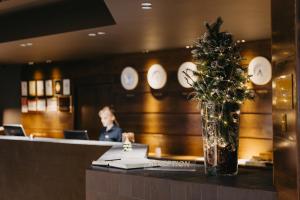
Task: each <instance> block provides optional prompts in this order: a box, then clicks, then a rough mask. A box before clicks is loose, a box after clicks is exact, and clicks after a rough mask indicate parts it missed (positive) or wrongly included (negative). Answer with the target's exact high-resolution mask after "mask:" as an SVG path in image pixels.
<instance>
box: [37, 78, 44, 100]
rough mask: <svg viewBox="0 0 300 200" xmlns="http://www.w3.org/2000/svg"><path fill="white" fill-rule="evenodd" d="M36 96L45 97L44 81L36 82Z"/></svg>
mask: <svg viewBox="0 0 300 200" xmlns="http://www.w3.org/2000/svg"><path fill="white" fill-rule="evenodd" d="M36 94H37V96H38V97H42V96H44V81H43V80H38V81H36Z"/></svg>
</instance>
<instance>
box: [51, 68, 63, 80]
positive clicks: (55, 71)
mask: <svg viewBox="0 0 300 200" xmlns="http://www.w3.org/2000/svg"><path fill="white" fill-rule="evenodd" d="M51 76H52V77H53V78H54V79H60V78H61V71H60V69H59V68H53V70H52V74H51Z"/></svg>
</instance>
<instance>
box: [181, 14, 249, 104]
mask: <svg viewBox="0 0 300 200" xmlns="http://www.w3.org/2000/svg"><path fill="white" fill-rule="evenodd" d="M222 24H223V21H222V19H221V18H220V17H219V18H218V19H217V21H216V22H215V23H213V24H211V25H209V24H208V23H206V24H205V26H206V29H207V30H206V32H205V33H204V34H203V35H202V37H200V38H199V40H198V41H197V42H196V43H195V45H194V46H193V50H192V56H193V59H194V63H195V64H196V65H197V71H192V73H193V75H194V76H196V77H197V79H196V81H195V79H194V78H192V77H191V75H190V74H191V73H189V70H190V69H187V71H184V72H183V73H184V74H185V77H186V80H187V82H188V83H189V84H190V85H191V86H192V87H193V88H194V90H195V91H194V92H193V93H192V96H193V98H194V99H197V100H199V101H205V102H214V103H216V104H224V103H237V104H241V103H242V102H243V101H244V100H245V99H252V98H253V96H254V94H253V92H252V91H251V90H249V89H247V87H246V83H247V81H248V80H249V76H247V74H246V68H244V67H243V66H242V65H241V61H242V57H241V55H240V44H239V43H237V42H234V41H233V37H232V34H230V33H228V32H221V31H220V28H221V25H222Z"/></svg>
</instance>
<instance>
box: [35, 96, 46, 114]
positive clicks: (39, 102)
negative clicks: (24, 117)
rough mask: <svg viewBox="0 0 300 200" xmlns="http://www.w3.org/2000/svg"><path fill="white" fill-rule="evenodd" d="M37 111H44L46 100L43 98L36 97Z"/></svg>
mask: <svg viewBox="0 0 300 200" xmlns="http://www.w3.org/2000/svg"><path fill="white" fill-rule="evenodd" d="M36 110H37V111H41V112H43V111H46V100H45V99H38V100H37V104H36Z"/></svg>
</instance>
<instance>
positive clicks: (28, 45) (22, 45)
mask: <svg viewBox="0 0 300 200" xmlns="http://www.w3.org/2000/svg"><path fill="white" fill-rule="evenodd" d="M32 45H33V43H31V42H27V43H22V44H20V46H21V47H30V46H32Z"/></svg>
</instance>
